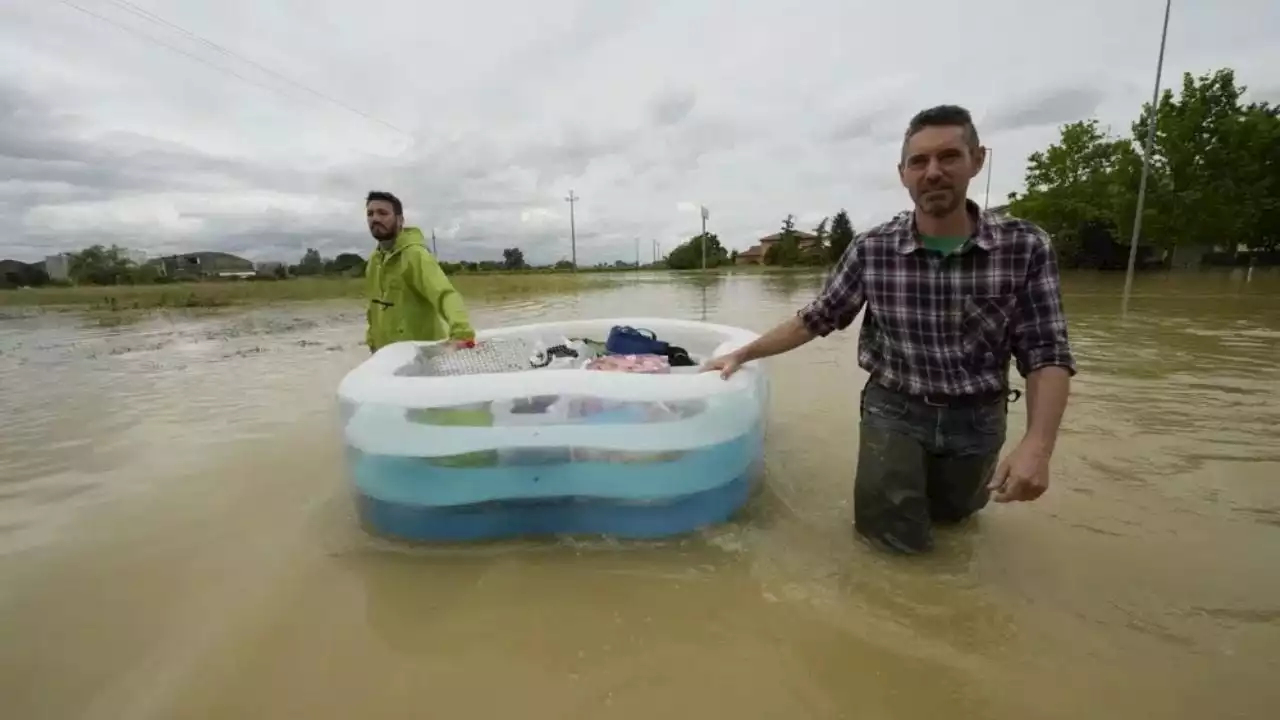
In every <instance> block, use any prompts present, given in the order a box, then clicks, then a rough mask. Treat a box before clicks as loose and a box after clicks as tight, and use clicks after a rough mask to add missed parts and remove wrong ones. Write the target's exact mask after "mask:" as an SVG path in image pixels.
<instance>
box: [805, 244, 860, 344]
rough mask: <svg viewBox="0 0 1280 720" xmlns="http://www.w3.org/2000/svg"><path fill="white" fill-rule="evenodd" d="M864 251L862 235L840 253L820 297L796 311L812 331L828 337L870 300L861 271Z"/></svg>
mask: <svg viewBox="0 0 1280 720" xmlns="http://www.w3.org/2000/svg"><path fill="white" fill-rule="evenodd" d="M864 252H865V248H864V244H863V238H862V236H859V237H857V238H855V239H854V241H853V242H852V243H850V245H849V249H848V250H847V251H846V252H845V253H844V254H843V255H841V256H840V261H839V262H838V263H836V266H835V269H833V270H832V271H831V274H830V275H828V276H827V282H826V284H825V285H823V287H822V292H820V293H819V294H818V297H816V298H814V300H813V302H810V303H809V304H808V305H806V306H805V307H804V308H802V309H801V310H800V312H799V313H797V314H798V315H799V316H800V320H801V321H802V322H803V323H804V326H805V327H806V328H808V329H809V332H811V333H813V334H814V335H817V336H819V337H826V336H827V335H830V334H831V333H832V332H833V331H835V330H843V329H845V328H847V327H849V324H850V323H852V322H853V319H854V318H855V317H857V316H858V312H859V311H861V310H862V306H863V305H864V304H866V301H867V293H866V287H865V285H864V283H863V272H862V271H863V253H864Z"/></svg>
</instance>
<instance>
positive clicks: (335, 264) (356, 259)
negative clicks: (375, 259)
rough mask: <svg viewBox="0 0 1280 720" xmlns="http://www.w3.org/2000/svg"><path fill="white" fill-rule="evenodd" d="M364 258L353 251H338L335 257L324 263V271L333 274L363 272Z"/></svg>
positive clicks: (360, 273) (356, 274)
mask: <svg viewBox="0 0 1280 720" xmlns="http://www.w3.org/2000/svg"><path fill="white" fill-rule="evenodd" d="M364 265H365V263H364V258H362V257H360V256H359V255H357V254H355V253H338V255H337V257H335V258H334V259H332V260H330V261H329V262H327V263H325V268H324V269H325V272H326V273H333V274H335V275H353V276H359V275H363V274H364Z"/></svg>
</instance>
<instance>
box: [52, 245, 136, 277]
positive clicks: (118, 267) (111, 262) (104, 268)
mask: <svg viewBox="0 0 1280 720" xmlns="http://www.w3.org/2000/svg"><path fill="white" fill-rule="evenodd" d="M68 265H69V267H68V274H69V275H70V276H71V279H72V281H74V282H76V283H78V284H88V285H119V284H122V283H132V282H134V273H135V271H136V270H137V267H138V266H137V265H136V264H135V263H134V262H133V261H132V260H130V259H129V256H128V254H127V253H126V252H125V250H124V248H121V247H119V246H118V245H112V246H111V247H104V246H102V245H90V246H89V247H87V248H85V249H84V250H81V251H80V252H75V253H71V258H70V261H69V263H68Z"/></svg>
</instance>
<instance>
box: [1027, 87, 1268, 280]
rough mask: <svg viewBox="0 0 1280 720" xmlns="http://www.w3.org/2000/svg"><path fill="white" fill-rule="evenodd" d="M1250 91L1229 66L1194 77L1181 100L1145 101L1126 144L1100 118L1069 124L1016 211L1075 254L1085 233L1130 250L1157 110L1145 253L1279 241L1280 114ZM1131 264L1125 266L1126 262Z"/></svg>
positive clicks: (1038, 161) (1170, 95)
mask: <svg viewBox="0 0 1280 720" xmlns="http://www.w3.org/2000/svg"><path fill="white" fill-rule="evenodd" d="M1245 90H1246V88H1245V87H1244V86H1238V85H1237V84H1236V79H1235V73H1234V72H1233V71H1232V70H1230V69H1222V70H1218V71H1216V72H1214V73H1210V74H1205V75H1201V76H1199V77H1195V76H1192V75H1191V74H1190V73H1186V74H1184V75H1183V78H1182V87H1181V91H1180V93H1178V94H1177V95H1176V96H1175V94H1174V92H1173V90H1166V91H1165V92H1164V93H1163V94H1162V95H1161V97H1160V99H1159V101H1158V103H1157V104H1156V107H1155V108H1154V109H1153V108H1152V107H1151V105H1150V103H1147V104H1144V105H1143V106H1142V108H1141V111H1140V113H1139V116H1138V119H1137V120H1135V121H1134V123H1133V124H1132V126H1131V128H1130V129H1131V133H1132V134H1131V136H1130V137H1128V138H1112V137H1109V136H1108V135H1107V133H1106V132H1105V131H1104V130H1103V129H1102V128H1100V127H1099V126H1098V123H1097V121H1096V120H1084V121H1081V122H1076V123H1070V124H1068V125H1065V126H1063V127H1062V129H1061V134H1060V137H1059V140H1058V142H1057V143H1055V144H1053V145H1051V146H1050V147H1049V148H1048V149H1046V150H1044V151H1041V152H1036V153H1032V155H1031V156H1030V157H1029V158H1028V164H1027V173H1026V190H1025V192H1024V193H1023V194H1021V195H1017V194H1011V195H1010V200H1011V204H1012V207H1011V208H1010V210H1011V212H1012V213H1013V214H1015V215H1018V216H1021V217H1025V218H1027V219H1029V220H1032V221H1034V222H1036V223H1037V224H1039V225H1041V226H1042V227H1044V228H1045V230H1046V231H1048V232H1049V233H1050V234H1051V235H1053V236H1054V242H1055V244H1057V245H1059V246H1060V249H1061V250H1063V251H1066V252H1067V253H1079V252H1080V250H1081V245H1082V242H1081V241H1082V239H1083V238H1084V237H1085V235H1087V234H1089V233H1091V232H1095V231H1098V230H1101V231H1104V232H1105V233H1107V234H1109V235H1110V236H1111V239H1112V243H1111V245H1112V246H1113V247H1116V248H1119V247H1121V246H1122V245H1123V244H1127V242H1128V239H1129V236H1130V235H1131V234H1132V231H1133V219H1134V213H1135V211H1136V207H1137V193H1138V187H1139V184H1140V174H1141V170H1142V153H1143V152H1145V140H1146V135H1147V128H1148V123H1149V120H1150V118H1151V114H1152V112H1154V113H1155V119H1156V134H1155V141H1154V144H1153V147H1152V153H1151V157H1150V158H1149V168H1150V172H1149V176H1148V179H1147V193H1146V199H1145V201H1144V212H1143V216H1142V239H1141V242H1142V244H1143V245H1144V246H1148V247H1155V248H1160V249H1165V250H1171V249H1173V248H1175V247H1176V246H1178V245H1180V244H1187V245H1225V246H1226V247H1227V248H1229V249H1230V251H1231V252H1232V253H1234V251H1235V246H1236V245H1237V244H1245V245H1247V246H1249V247H1251V248H1253V249H1257V250H1267V249H1272V248H1276V247H1277V246H1278V244H1280V112H1277V108H1275V107H1273V106H1271V105H1269V104H1267V103H1252V104H1249V105H1242V103H1241V98H1242V97H1243V95H1244V92H1245ZM1120 266H1123V263H1120Z"/></svg>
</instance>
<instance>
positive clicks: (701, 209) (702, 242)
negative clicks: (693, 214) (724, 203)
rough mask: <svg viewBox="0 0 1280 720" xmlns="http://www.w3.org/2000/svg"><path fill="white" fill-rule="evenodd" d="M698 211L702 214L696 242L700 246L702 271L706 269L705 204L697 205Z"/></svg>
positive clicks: (706, 213)
mask: <svg viewBox="0 0 1280 720" xmlns="http://www.w3.org/2000/svg"><path fill="white" fill-rule="evenodd" d="M698 212H699V213H701V215H702V235H701V237H700V239H699V241H698V244H699V245H701V246H702V272H706V271H707V215H709V214H710V213H708V212H707V206H706V205H699V206H698Z"/></svg>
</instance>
